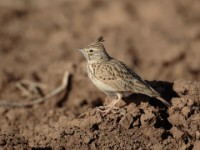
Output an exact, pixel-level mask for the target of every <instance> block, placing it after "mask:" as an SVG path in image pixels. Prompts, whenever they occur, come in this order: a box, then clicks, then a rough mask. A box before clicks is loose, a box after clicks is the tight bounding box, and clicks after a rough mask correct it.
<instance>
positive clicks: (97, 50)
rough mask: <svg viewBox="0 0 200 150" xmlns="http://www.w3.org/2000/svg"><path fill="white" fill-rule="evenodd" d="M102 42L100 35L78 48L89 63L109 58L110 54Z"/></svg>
mask: <svg viewBox="0 0 200 150" xmlns="http://www.w3.org/2000/svg"><path fill="white" fill-rule="evenodd" d="M103 42H104V39H103V36H100V37H99V38H98V39H97V40H96V41H94V42H92V43H90V44H89V45H88V46H87V47H85V48H82V49H78V50H79V51H80V52H82V53H83V54H84V56H85V58H86V59H87V61H88V62H89V63H90V62H100V61H107V60H110V56H109V55H108V53H107V52H106V50H105V48H104V45H103Z"/></svg>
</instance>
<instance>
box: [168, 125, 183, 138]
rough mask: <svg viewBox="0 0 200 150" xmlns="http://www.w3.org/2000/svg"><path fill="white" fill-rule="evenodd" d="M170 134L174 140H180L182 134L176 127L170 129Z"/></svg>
mask: <svg viewBox="0 0 200 150" xmlns="http://www.w3.org/2000/svg"><path fill="white" fill-rule="evenodd" d="M170 132H171V133H172V135H173V137H174V138H176V139H179V138H181V136H182V135H183V134H184V133H183V132H182V131H180V130H179V129H178V128H177V127H172V128H171V130H170Z"/></svg>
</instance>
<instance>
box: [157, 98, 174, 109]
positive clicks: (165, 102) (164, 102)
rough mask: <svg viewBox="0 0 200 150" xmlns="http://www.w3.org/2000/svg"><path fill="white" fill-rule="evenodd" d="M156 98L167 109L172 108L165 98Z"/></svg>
mask: <svg viewBox="0 0 200 150" xmlns="http://www.w3.org/2000/svg"><path fill="white" fill-rule="evenodd" d="M155 98H157V99H159V100H160V101H161V102H162V103H163V104H165V105H166V106H167V107H171V106H172V105H171V104H170V103H169V102H167V101H166V100H165V99H164V98H162V97H160V96H156V97H155Z"/></svg>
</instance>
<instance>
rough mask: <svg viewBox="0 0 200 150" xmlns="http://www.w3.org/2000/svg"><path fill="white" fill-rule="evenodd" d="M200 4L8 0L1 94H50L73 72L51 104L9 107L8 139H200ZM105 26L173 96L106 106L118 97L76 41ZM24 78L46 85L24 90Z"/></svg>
mask: <svg viewBox="0 0 200 150" xmlns="http://www.w3.org/2000/svg"><path fill="white" fill-rule="evenodd" d="M199 14H200V1H198V0H194V1H191V0H185V1H182V0H176V1H174V0H167V1H160V0H149V1H146V0H135V1H100V0H90V1H88V0H87V1H77V0H56V1H54V0H32V1H27V0H20V1H16V0H2V1H0V103H1V102H2V101H5V100H6V101H9V102H10V101H11V102H17V103H21V102H29V101H32V100H33V99H35V98H38V97H42V96H45V95H47V94H48V93H49V92H51V91H52V90H54V89H55V88H56V87H58V86H59V85H60V84H61V82H62V78H63V74H64V72H65V71H68V72H69V73H70V78H69V83H68V87H67V88H66V90H65V91H63V92H62V93H60V94H58V95H57V96H55V97H53V98H50V99H47V100H46V101H45V102H43V103H41V104H36V105H34V106H30V107H23V108H11V107H4V106H2V107H0V118H1V119H0V149H2V150H3V149H6V150H14V149H17V150H18V149H19V150H20V149H33V150H37V149H47V150H51V149H56V150H57V149H58V150H64V149H76V150H77V149H106V150H107V149H128V150H129V149H130V150H131V149H156V150H161V149H180V150H186V149H189V150H190V149H194V150H197V149H199V147H200V59H199V58H200V15H199ZM99 35H103V36H104V38H105V47H106V49H107V50H108V52H109V54H110V55H111V56H113V57H115V58H117V59H119V60H121V61H123V62H125V63H126V64H127V65H129V66H130V67H131V68H133V69H134V70H135V71H136V72H137V73H138V74H139V75H141V76H142V77H143V78H144V79H146V80H147V81H148V82H149V84H150V85H151V86H152V87H153V88H154V89H155V90H157V91H158V92H159V93H160V94H161V95H162V97H164V98H165V99H166V100H168V101H169V102H171V103H172V106H171V107H170V108H166V107H165V106H164V105H163V104H162V103H160V102H159V101H158V100H156V99H154V98H149V97H148V96H144V95H131V96H130V97H129V98H128V101H127V103H124V102H121V103H120V109H119V110H118V111H117V113H115V114H114V113H111V114H108V115H107V116H102V115H101V113H100V112H99V111H98V110H97V107H98V106H101V105H103V104H104V102H105V103H108V100H109V99H107V100H106V101H105V99H106V95H104V94H103V93H102V92H101V91H99V90H98V89H97V88H96V87H95V86H94V85H93V84H92V82H91V81H90V80H89V79H88V77H87V72H86V60H85V58H84V57H83V56H82V55H81V54H80V53H78V52H77V51H76V50H75V49H78V48H82V47H85V46H87V45H88V44H89V43H90V42H92V41H94V40H95V39H96V38H97V37H98V36H99ZM22 81H32V82H34V83H36V84H37V87H36V88H34V89H32V91H31V93H28V94H27V93H25V92H23V93H22V91H21V90H20V89H19V83H22ZM32 84H33V83H32ZM17 85H18V86H17ZM21 85H22V86H23V87H25V88H28V87H27V85H26V84H21ZM30 89H31V88H30ZM35 89H36V90H35Z"/></svg>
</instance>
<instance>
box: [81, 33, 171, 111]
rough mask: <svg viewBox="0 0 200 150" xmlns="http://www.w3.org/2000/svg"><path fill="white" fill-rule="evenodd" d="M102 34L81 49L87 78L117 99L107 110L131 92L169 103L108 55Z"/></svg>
mask: <svg viewBox="0 0 200 150" xmlns="http://www.w3.org/2000/svg"><path fill="white" fill-rule="evenodd" d="M103 42H104V39H103V36H100V37H99V38H98V39H97V40H96V41H95V42H93V43H91V44H89V46H88V47H86V48H84V49H81V52H82V53H83V54H84V56H85V57H86V59H87V63H88V65H87V72H88V76H89V78H90V79H91V80H92V82H93V83H94V84H95V85H96V86H97V88H99V89H100V90H101V91H103V92H104V93H106V94H107V95H108V96H116V97H117V99H116V100H115V101H113V102H112V103H111V104H110V105H109V110H110V109H111V108H112V107H114V105H115V104H116V103H117V102H118V101H119V100H120V99H121V98H122V97H127V96H129V95H130V94H132V93H138V94H145V95H148V96H150V97H155V98H157V99H159V100H160V101H162V102H163V103H164V104H165V105H167V106H170V104H169V103H168V102H167V101H166V100H165V99H163V98H162V97H160V94H159V93H157V92H156V91H155V90H154V89H153V88H152V87H151V86H150V85H149V84H147V83H146V82H145V81H144V80H143V79H142V78H141V77H140V76H138V75H137V74H136V73H135V72H134V71H133V70H131V69H130V68H129V67H128V66H127V65H125V64H124V63H123V62H121V61H119V60H117V59H114V58H112V57H110V56H109V55H108V53H107V52H106V50H105V48H104V45H103Z"/></svg>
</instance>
